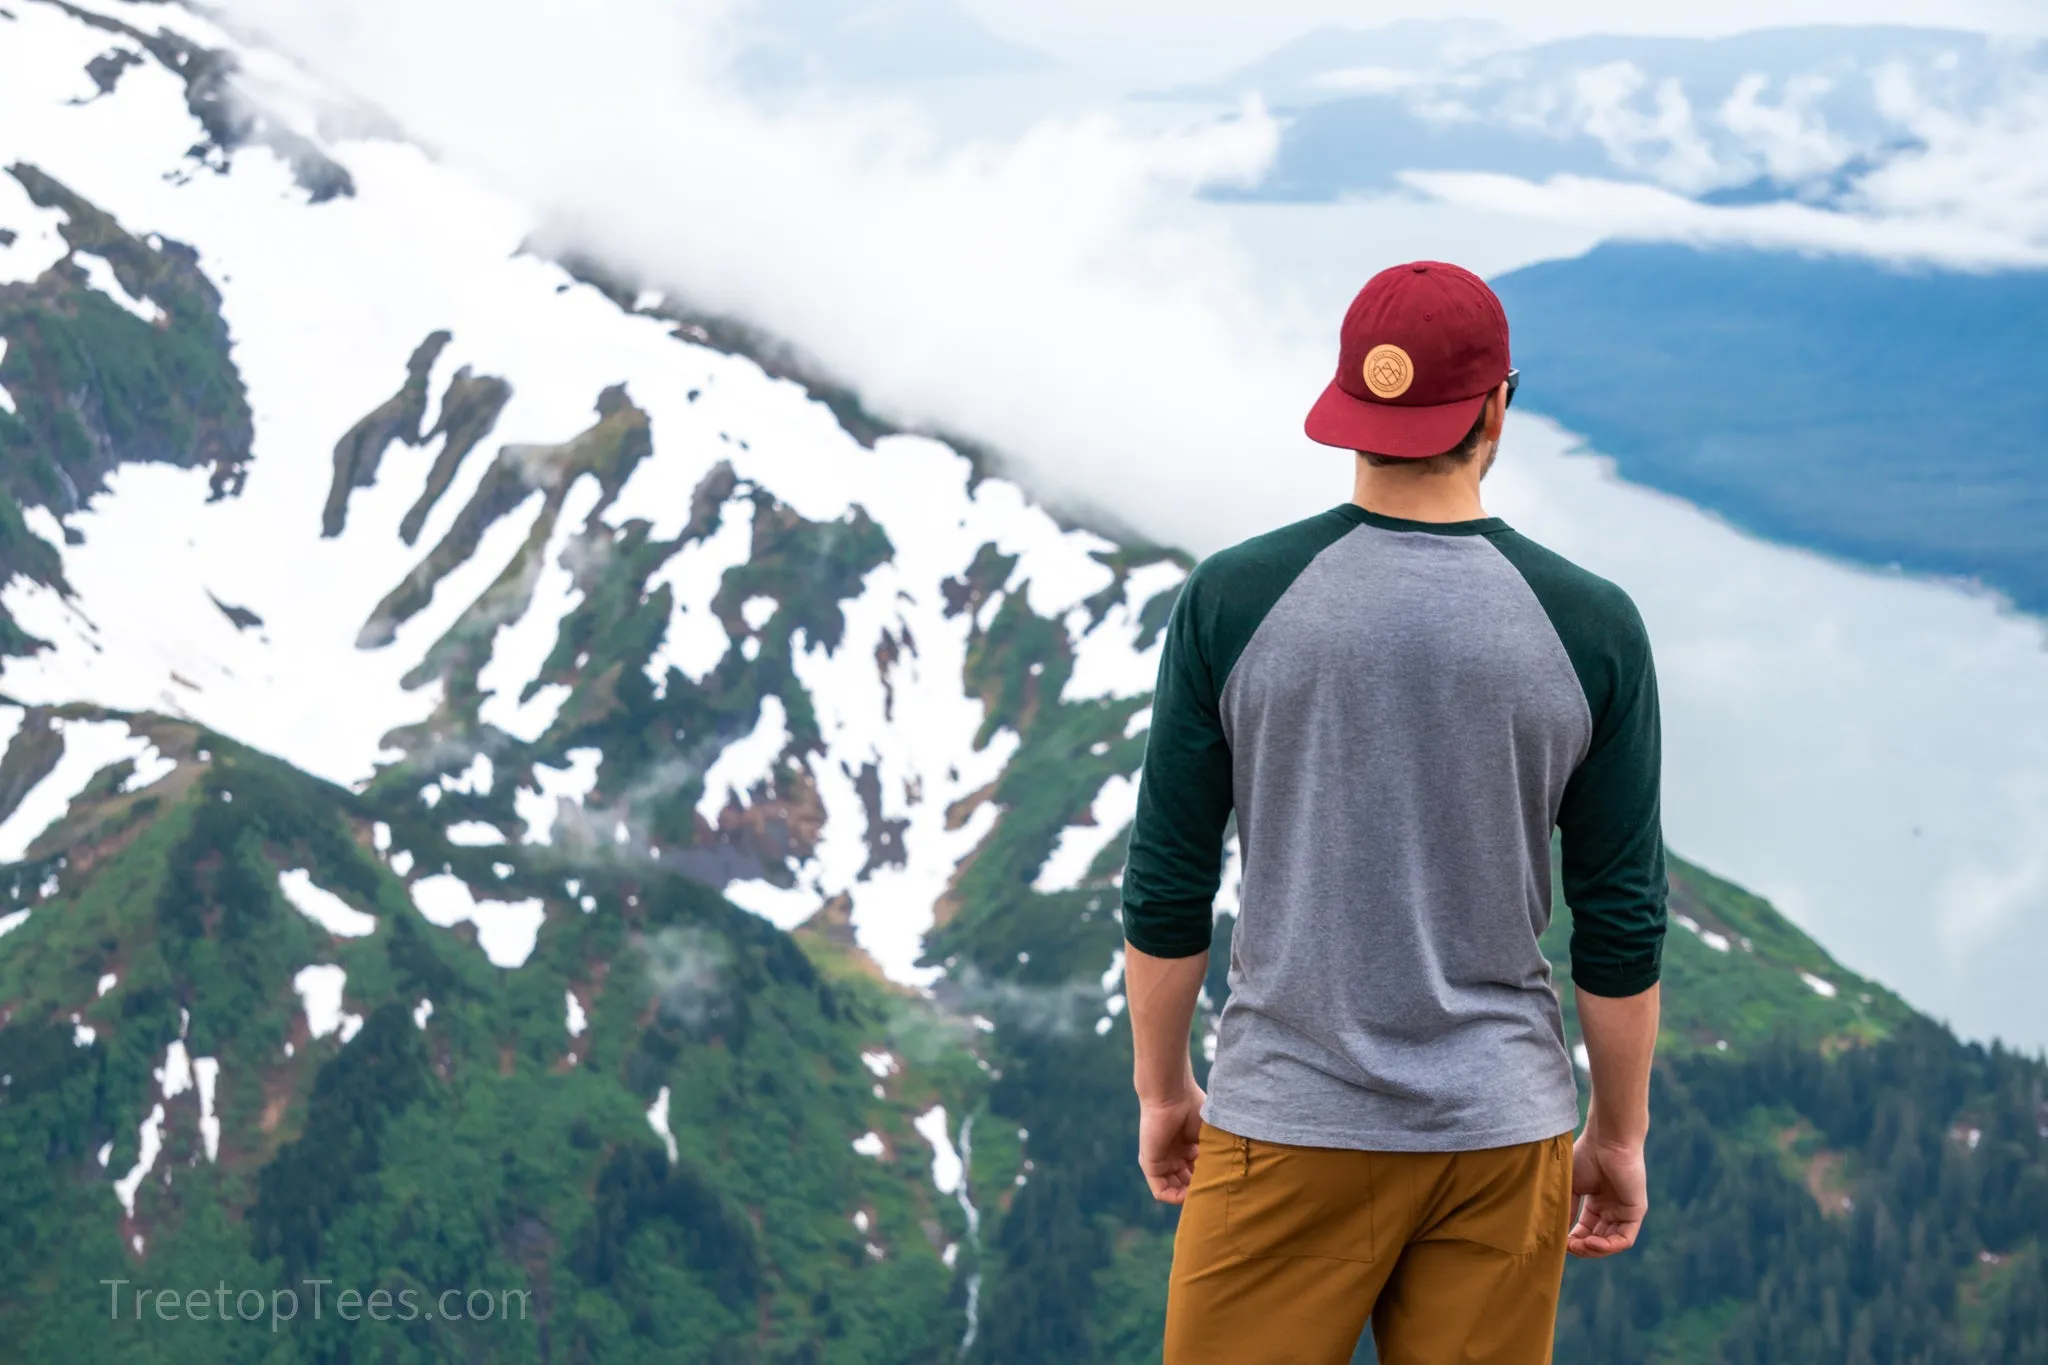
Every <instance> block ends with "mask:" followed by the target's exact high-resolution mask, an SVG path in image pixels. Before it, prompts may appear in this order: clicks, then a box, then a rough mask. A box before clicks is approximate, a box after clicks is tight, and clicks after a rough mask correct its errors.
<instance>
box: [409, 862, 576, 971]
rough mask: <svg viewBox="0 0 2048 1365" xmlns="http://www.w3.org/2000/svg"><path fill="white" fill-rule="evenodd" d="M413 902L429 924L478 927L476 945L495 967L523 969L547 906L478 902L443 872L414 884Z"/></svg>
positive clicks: (458, 881) (465, 887)
mask: <svg viewBox="0 0 2048 1365" xmlns="http://www.w3.org/2000/svg"><path fill="white" fill-rule="evenodd" d="M411 890H412V903H413V904H414V905H416V906H418V907H419V912H420V915H421V916H422V917H423V918H424V919H425V920H426V921H427V923H429V924H432V925H436V926H438V927H440V928H443V929H452V928H454V927H455V926H456V925H458V924H460V923H462V922H463V921H464V920H467V921H469V922H470V923H472V924H474V925H475V926H476V941H477V946H478V947H480V948H482V949H483V950H484V956H485V957H487V958H489V959H490V961H491V965H492V966H494V967H523V966H525V965H526V959H527V958H529V957H531V956H532V955H533V945H534V944H535V943H536V942H537V941H539V938H540V926H541V924H542V922H543V921H544V920H546V919H547V906H546V904H545V903H544V902H542V901H540V900H524V901H485V900H478V899H477V898H476V896H475V895H474V894H473V893H472V892H471V891H470V889H469V884H468V883H467V882H465V881H463V880H462V879H461V878H460V877H456V876H452V875H449V874H447V873H440V874H437V875H435V876H432V877H422V878H420V879H419V880H418V881H416V882H414V883H413V884H412V888H411Z"/></svg>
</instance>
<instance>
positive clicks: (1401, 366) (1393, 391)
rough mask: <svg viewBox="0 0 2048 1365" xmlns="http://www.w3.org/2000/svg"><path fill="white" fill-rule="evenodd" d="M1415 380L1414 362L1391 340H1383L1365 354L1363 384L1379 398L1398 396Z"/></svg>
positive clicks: (1406, 390)
mask: <svg viewBox="0 0 2048 1365" xmlns="http://www.w3.org/2000/svg"><path fill="white" fill-rule="evenodd" d="M1414 382H1415V362H1414V361H1412V360H1410V359H1409V358H1408V353H1407V352H1406V351H1404V350H1402V349H1401V348H1400V347H1399V346H1396V345H1394V344H1393V343H1392V342H1389V341H1383V342H1381V343H1380V344H1379V345H1377V346H1375V347H1373V348H1372V349H1371V350H1370V351H1367V352H1366V354H1365V386H1366V387H1367V388H1368V389H1371V390H1372V396H1373V397H1375V398H1379V399H1388V398H1399V397H1400V396H1401V395H1402V394H1404V393H1406V392H1408V386H1409V385H1410V384H1413V383H1414Z"/></svg>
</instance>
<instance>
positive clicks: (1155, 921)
mask: <svg viewBox="0 0 2048 1365" xmlns="http://www.w3.org/2000/svg"><path fill="white" fill-rule="evenodd" d="M1206 586H1207V585H1206V584H1205V583H1204V582H1203V580H1202V576H1201V570H1199V569H1198V570H1196V576H1195V577H1193V578H1190V579H1189V580H1188V584H1187V586H1186V587H1185V588H1184V589H1182V591H1181V595H1180V600H1179V601H1177V602H1175V603H1174V604H1173V615H1172V617H1171V618H1170V619H1169V620H1168V622H1167V626H1166V636H1165V642H1164V645H1163V647H1162V648H1161V650H1160V653H1159V682H1158V685H1157V686H1156V687H1155V689H1154V690H1153V693H1152V730H1151V734H1150V736H1149V737H1148V738H1147V739H1146V741H1145V770H1144V773H1143V774H1142V776H1141V777H1140V778H1139V780H1138V815H1137V820H1136V822H1135V823H1134V824H1133V825H1132V827H1131V850H1130V856H1129V858H1128V859H1127V860H1126V862H1125V864H1124V887H1123V901H1124V937H1125V938H1126V939H1128V940H1130V942H1131V945H1132V946H1133V947H1135V948H1137V949H1138V950H1139V951H1141V952H1146V953H1150V954H1151V955H1152V956H1154V957H1193V956H1194V955H1195V954H1196V953H1200V952H1204V951H1206V950H1207V949H1208V947H1209V931H1210V928H1211V927H1212V925H1213V924H1214V922H1215V912H1214V906H1215V901H1216V891H1217V887H1218V886H1219V885H1220V884H1221V882H1222V880H1223V830H1224V827H1225V825H1227V824H1228V823H1229V821H1230V808H1231V799H1232V798H1231V782H1230V746H1229V744H1228V743H1227V742H1226V741H1225V740H1224V738H1223V719H1222V715H1221V712H1220V709H1219V707H1218V702H1219V700H1220V698H1221V697H1222V693H1223V688H1222V686H1221V684H1220V683H1218V682H1216V681H1215V679H1214V675H1213V673H1212V671H1211V668H1210V660H1209V658H1208V656H1207V653H1206V652H1205V650H1204V649H1203V641H1202V639H1201V634H1200V632H1199V631H1198V630H1197V629H1196V620H1197V617H1198V615H1199V613H1198V611H1197V610H1196V607H1195V603H1196V600H1197V599H1198V597H1199V596H1200V595H1201V594H1202V591H1203V589H1204V588H1205V587H1206Z"/></svg>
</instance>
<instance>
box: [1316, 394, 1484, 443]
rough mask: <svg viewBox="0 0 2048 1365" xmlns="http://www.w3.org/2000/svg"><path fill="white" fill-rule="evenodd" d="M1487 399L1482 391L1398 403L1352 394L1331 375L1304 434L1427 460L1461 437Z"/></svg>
mask: <svg viewBox="0 0 2048 1365" xmlns="http://www.w3.org/2000/svg"><path fill="white" fill-rule="evenodd" d="M1486 399H1487V395H1486V394H1483V393H1482V394H1478V395H1476V396H1475V397H1472V398H1460V399H1459V400H1458V401H1457V402H1455V403H1438V404H1436V405H1434V406H1432V407H1401V406H1399V405H1398V404H1394V403H1371V402H1367V401H1366V400H1365V399H1363V398H1354V397H1352V396H1351V395H1350V394H1348V393H1346V392H1344V390H1343V389H1342V388H1341V387H1339V386H1338V385H1337V383H1336V382H1335V381H1332V382H1331V384H1330V386H1329V387H1328V388H1326V389H1324V390H1323V396H1322V397H1321V398H1318V399H1317V400H1316V405H1315V406H1314V407H1313V408H1311V409H1309V414H1308V422H1307V424H1306V425H1307V431H1308V438H1309V439H1310V440H1311V441H1314V442H1316V443H1317V444H1319V445H1326V446H1336V447H1337V448H1338V449H1340V450H1362V451H1366V452H1368V453H1370V454H1373V455H1390V456H1393V457H1394V458H1395V459H1401V460H1426V459H1428V458H1429V457H1430V456H1432V455H1441V454H1443V453H1444V452H1445V451H1447V450H1450V449H1452V448H1453V447H1455V446H1456V445H1457V444H1458V442H1460V441H1462V440H1464V439H1465V433H1466V432H1468V431H1470V430H1472V424H1473V423H1474V422H1476V421H1478V420H1479V410H1480V409H1481V408H1483V407H1485V406H1486Z"/></svg>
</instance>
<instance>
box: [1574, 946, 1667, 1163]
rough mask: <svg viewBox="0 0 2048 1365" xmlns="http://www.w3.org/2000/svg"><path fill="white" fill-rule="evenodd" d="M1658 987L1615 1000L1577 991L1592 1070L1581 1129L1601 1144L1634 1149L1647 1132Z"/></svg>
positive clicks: (1580, 1026)
mask: <svg viewBox="0 0 2048 1365" xmlns="http://www.w3.org/2000/svg"><path fill="white" fill-rule="evenodd" d="M1661 989H1662V988H1661V987H1658V986H1652V987H1650V989H1648V990H1646V991H1644V992H1642V993H1641V994H1640V995H1631V996H1625V997H1620V998H1614V997H1609V996H1603V995H1593V994H1590V993H1588V992H1586V991H1580V992H1578V1004H1579V1031H1580V1032H1581V1033H1583V1034H1584V1035H1585V1039H1586V1063H1587V1069H1588V1070H1589V1071H1591V1072H1592V1073H1593V1103H1592V1107H1591V1109H1590V1110H1589V1112H1588V1114H1587V1118H1586V1127H1587V1129H1588V1131H1590V1132H1592V1133H1593V1134H1595V1136H1596V1137H1597V1139H1598V1140H1599V1141H1601V1142H1603V1143H1611V1144H1614V1145H1617V1146H1628V1147H1640V1146H1641V1145H1642V1144H1643V1140H1644V1138H1645V1137H1646V1136H1647V1135H1648V1133H1649V1131H1650V1062H1651V1060H1652V1059H1653V1058H1654V1057H1655V1056H1656V1052H1657V1016H1658V1009H1659V1006H1660V1003H1661V1000H1662V994H1661Z"/></svg>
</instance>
